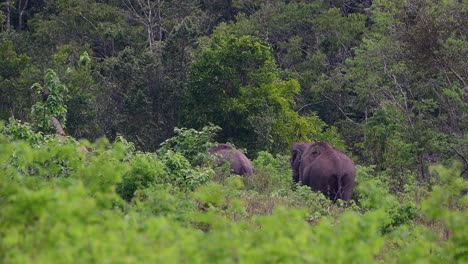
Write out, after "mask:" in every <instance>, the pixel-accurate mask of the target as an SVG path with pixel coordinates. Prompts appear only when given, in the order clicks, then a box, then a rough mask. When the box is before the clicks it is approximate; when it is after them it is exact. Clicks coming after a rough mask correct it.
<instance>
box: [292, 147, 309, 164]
mask: <svg viewBox="0 0 468 264" xmlns="http://www.w3.org/2000/svg"><path fill="white" fill-rule="evenodd" d="M306 147H307V144H306V143H295V144H294V146H293V150H292V153H291V166H293V168H294V165H295V164H298V163H300V159H301V156H302V153H303V152H304V150H305V149H306Z"/></svg>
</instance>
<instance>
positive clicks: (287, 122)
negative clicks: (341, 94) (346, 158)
mask: <svg viewBox="0 0 468 264" xmlns="http://www.w3.org/2000/svg"><path fill="white" fill-rule="evenodd" d="M299 91H300V86H299V83H298V82H297V81H296V80H287V81H284V80H281V79H280V78H279V71H278V69H277V66H276V64H275V61H274V59H273V55H272V51H271V49H270V48H269V47H268V46H266V45H263V44H262V43H260V42H259V41H258V40H257V39H256V38H254V37H250V36H242V37H240V38H237V37H234V36H232V35H221V34H215V35H214V36H213V38H212V39H211V41H210V42H209V46H208V47H205V48H204V49H203V50H202V52H201V54H200V56H199V58H198V60H197V61H196V62H195V64H194V65H193V68H192V85H191V89H190V91H189V92H190V93H189V95H188V97H187V106H186V109H185V118H186V123H187V124H188V125H191V126H202V125H204V124H206V123H208V122H212V123H215V124H218V125H220V126H221V127H222V128H223V134H222V136H221V139H220V140H221V141H226V140H231V139H235V143H236V144H238V145H239V146H241V147H246V148H247V149H249V150H258V149H268V150H274V151H276V152H279V151H280V150H283V149H285V148H287V147H289V146H291V145H292V143H293V142H294V141H297V140H300V139H306V140H312V139H314V138H317V137H320V136H322V133H323V132H324V131H323V129H324V127H325V124H324V123H323V122H322V121H321V120H320V119H319V118H317V117H315V116H311V117H301V116H299V115H298V114H297V113H296V112H294V111H293V110H292V107H293V106H294V105H295V102H294V96H295V95H297V94H298V93H299ZM324 134H326V133H324ZM335 136H336V134H335V135H333V136H329V137H330V138H332V139H333V140H335V141H338V140H337V137H336V138H335Z"/></svg>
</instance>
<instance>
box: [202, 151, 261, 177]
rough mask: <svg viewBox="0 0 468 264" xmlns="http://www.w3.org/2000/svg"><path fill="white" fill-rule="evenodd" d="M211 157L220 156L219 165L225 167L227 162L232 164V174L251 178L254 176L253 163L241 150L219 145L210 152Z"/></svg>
mask: <svg viewBox="0 0 468 264" xmlns="http://www.w3.org/2000/svg"><path fill="white" fill-rule="evenodd" d="M209 152H210V154H211V155H219V156H220V159H219V163H218V165H223V164H224V163H225V162H226V160H227V161H229V162H230V163H231V173H233V174H237V175H247V176H251V175H252V174H253V169H252V163H251V162H250V160H249V159H248V158H247V157H246V156H245V155H244V153H242V152H241V151H240V150H237V149H235V148H234V147H232V146H230V145H227V144H219V145H218V146H216V147H214V148H212V149H210V150H209Z"/></svg>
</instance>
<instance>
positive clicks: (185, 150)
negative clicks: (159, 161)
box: [159, 125, 221, 166]
mask: <svg viewBox="0 0 468 264" xmlns="http://www.w3.org/2000/svg"><path fill="white" fill-rule="evenodd" d="M220 130H221V128H220V127H218V126H214V125H211V126H205V127H203V128H202V130H201V131H198V130H195V129H187V128H175V129H174V133H175V135H174V136H173V137H172V138H169V139H167V140H166V141H164V142H163V143H161V149H160V150H159V152H160V153H165V152H167V151H169V150H172V151H174V152H175V153H178V154H180V155H182V156H184V157H185V158H186V159H187V160H188V161H190V163H191V164H192V165H194V166H199V165H202V164H204V163H206V162H207V160H209V154H208V150H209V149H210V148H211V147H214V146H215V142H214V138H215V136H216V133H217V132H219V131H220Z"/></svg>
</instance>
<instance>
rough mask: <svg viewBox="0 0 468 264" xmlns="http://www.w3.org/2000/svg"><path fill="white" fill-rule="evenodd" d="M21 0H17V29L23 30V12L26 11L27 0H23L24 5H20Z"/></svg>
mask: <svg viewBox="0 0 468 264" xmlns="http://www.w3.org/2000/svg"><path fill="white" fill-rule="evenodd" d="M22 2H23V1H21V0H20V1H19V2H18V10H20V11H19V17H18V31H20V32H21V31H22V30H23V15H24V12H25V11H26V8H27V7H28V3H29V0H25V2H24V5H23V6H22V7H21V3H22Z"/></svg>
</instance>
